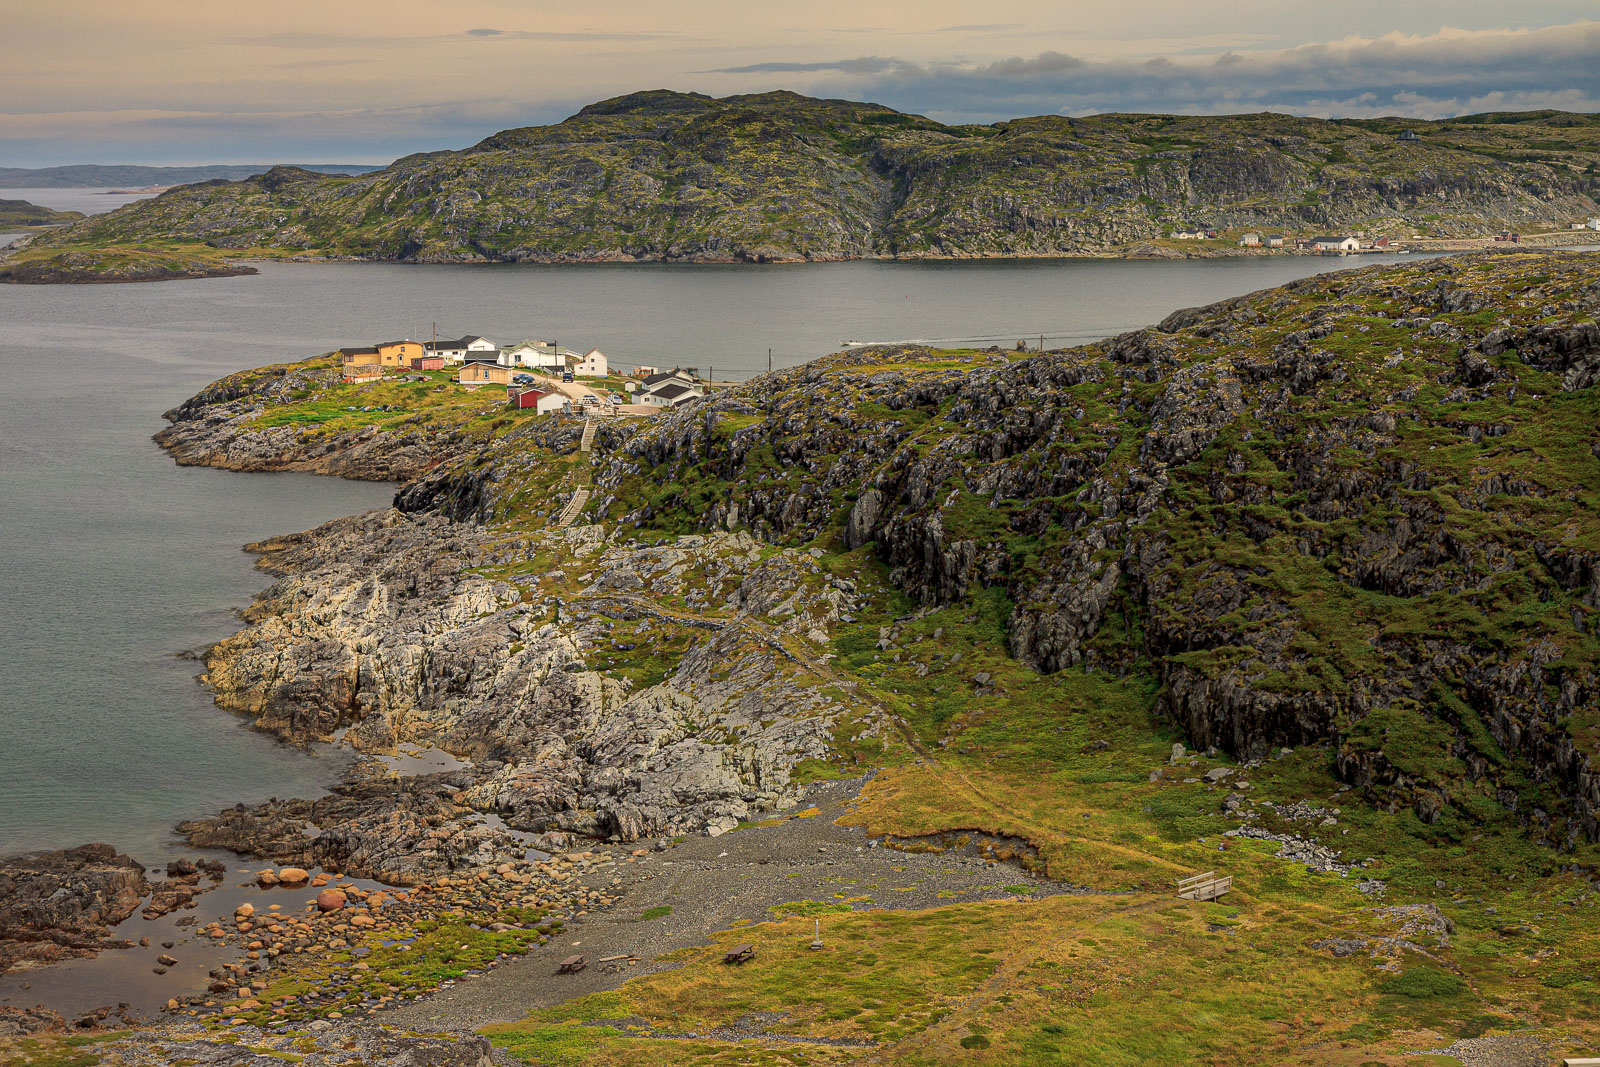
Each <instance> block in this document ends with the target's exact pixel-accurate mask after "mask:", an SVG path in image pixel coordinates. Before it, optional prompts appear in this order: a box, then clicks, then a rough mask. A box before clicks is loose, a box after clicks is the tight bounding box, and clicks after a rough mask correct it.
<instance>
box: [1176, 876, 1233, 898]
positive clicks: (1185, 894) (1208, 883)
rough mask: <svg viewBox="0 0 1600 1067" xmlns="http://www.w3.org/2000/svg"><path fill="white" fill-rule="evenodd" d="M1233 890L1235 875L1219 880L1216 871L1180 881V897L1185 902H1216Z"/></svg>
mask: <svg viewBox="0 0 1600 1067" xmlns="http://www.w3.org/2000/svg"><path fill="white" fill-rule="evenodd" d="M1232 888H1233V875H1231V874H1226V875H1223V876H1222V877H1220V878H1219V877H1218V876H1217V872H1216V871H1207V872H1206V873H1204V874H1197V875H1194V876H1192V877H1189V878H1180V879H1179V880H1178V896H1179V897H1181V898H1182V899H1184V900H1216V899H1217V898H1218V897H1220V896H1221V895H1222V894H1224V893H1226V892H1227V891H1228V890H1230V889H1232Z"/></svg>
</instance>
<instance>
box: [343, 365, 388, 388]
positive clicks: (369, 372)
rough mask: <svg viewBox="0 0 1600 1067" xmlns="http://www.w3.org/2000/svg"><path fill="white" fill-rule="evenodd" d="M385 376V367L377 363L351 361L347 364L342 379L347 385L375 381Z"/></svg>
mask: <svg viewBox="0 0 1600 1067" xmlns="http://www.w3.org/2000/svg"><path fill="white" fill-rule="evenodd" d="M382 377H383V368H382V367H380V366H379V365H378V364H376V363H349V364H346V365H345V368H344V372H343V375H342V380H343V381H344V383H345V384H346V385H355V384H358V383H360V382H375V381H377V380H378V379H379V378H382Z"/></svg>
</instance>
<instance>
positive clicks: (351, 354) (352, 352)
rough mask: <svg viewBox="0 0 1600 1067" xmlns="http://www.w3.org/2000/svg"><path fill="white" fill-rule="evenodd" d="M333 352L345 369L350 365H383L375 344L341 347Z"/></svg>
mask: <svg viewBox="0 0 1600 1067" xmlns="http://www.w3.org/2000/svg"><path fill="white" fill-rule="evenodd" d="M334 354H335V355H337V356H338V357H339V362H340V363H341V364H343V365H344V367H345V369H346V370H348V369H350V368H351V367H361V366H366V365H369V364H370V365H371V366H374V367H381V366H383V361H382V360H380V359H379V358H378V348H377V346H376V345H368V346H366V347H364V348H341V349H339V350H338V351H337V352H336V353H334Z"/></svg>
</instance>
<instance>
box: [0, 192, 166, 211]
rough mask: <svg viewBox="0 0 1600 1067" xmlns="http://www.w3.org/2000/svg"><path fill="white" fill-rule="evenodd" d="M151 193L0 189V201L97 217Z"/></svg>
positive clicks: (142, 198)
mask: <svg viewBox="0 0 1600 1067" xmlns="http://www.w3.org/2000/svg"><path fill="white" fill-rule="evenodd" d="M155 195H156V194H155V193H134V192H125V191H124V192H113V191H112V188H111V187H110V186H105V187H103V188H83V189H0V200H26V201H27V202H28V203H30V204H38V205H39V206H40V207H47V208H50V209H51V210H53V211H81V212H83V213H84V214H85V215H101V214H104V213H105V212H107V211H111V210H113V209H115V208H119V207H121V206H122V205H123V204H131V203H133V202H134V201H135V200H148V199H149V198H150V197H152V196H155Z"/></svg>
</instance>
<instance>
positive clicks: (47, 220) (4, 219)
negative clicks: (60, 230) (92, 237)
mask: <svg viewBox="0 0 1600 1067" xmlns="http://www.w3.org/2000/svg"><path fill="white" fill-rule="evenodd" d="M84 217H85V216H84V214H83V212H81V211H57V210H56V209H54V208H48V207H42V206H41V205H39V204H35V203H31V202H29V201H27V200H0V230H30V229H35V228H38V227H41V226H64V225H66V224H67V223H70V222H81V221H82V220H83V219H84Z"/></svg>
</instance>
